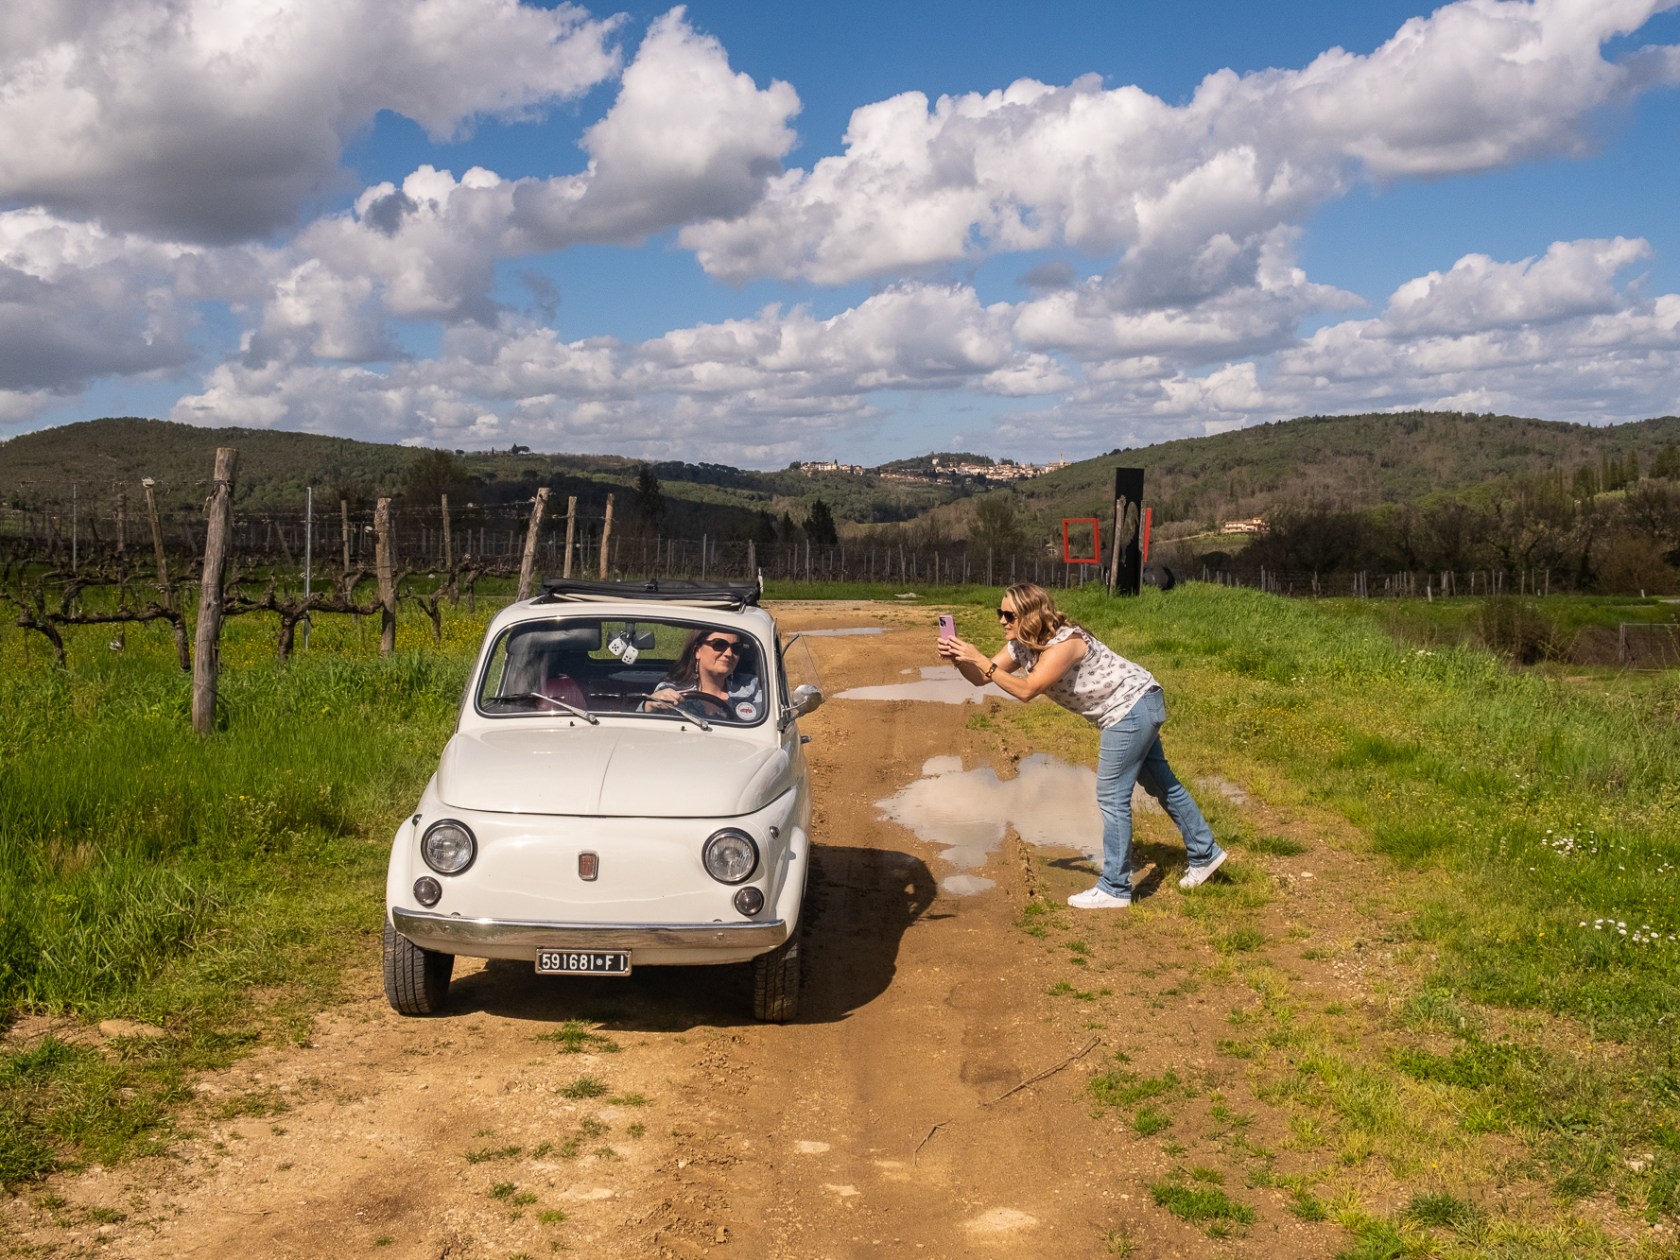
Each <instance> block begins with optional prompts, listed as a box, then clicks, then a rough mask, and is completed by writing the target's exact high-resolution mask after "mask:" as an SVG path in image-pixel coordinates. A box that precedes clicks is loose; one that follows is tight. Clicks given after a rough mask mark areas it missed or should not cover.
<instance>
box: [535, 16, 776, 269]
mask: <svg viewBox="0 0 1680 1260" xmlns="http://www.w3.org/2000/svg"><path fill="white" fill-rule="evenodd" d="M798 112H799V97H798V95H797V94H796V93H795V92H794V90H793V89H792V88H791V87H789V86H788V85H787V84H786V83H782V82H779V81H777V82H773V83H771V85H770V86H769V87H768V88H764V89H760V88H759V87H758V86H757V85H756V84H754V83H753V81H752V79H751V77H750V76H748V75H745V74H740V73H737V72H734V71H732V70H731V69H730V68H729V58H728V55H727V54H726V53H725V52H724V50H723V46H722V45H721V44H719V43H718V42H717V40H715V39H713V38H711V37H710V36H704V35H699V34H697V33H695V31H693V30H692V29H691V28H690V27H689V26H688V25H687V23H686V22H684V21H683V10H682V9H681V8H678V9H674V10H672V11H671V12H670V13H669V14H667V15H666V16H664V17H662V18H660V19H659V20H657V21H656V22H654V23H653V25H652V27H650V28H649V30H648V33H647V38H646V39H644V40H643V41H642V45H641V47H640V49H638V51H637V53H636V59H635V61H634V62H633V63H632V64H631V65H630V67H629V68H628V69H627V70H625V72H624V81H623V86H622V87H621V89H620V91H619V96H618V100H617V101H616V102H615V103H614V105H613V107H612V109H611V110H609V111H608V113H607V115H606V117H605V118H603V119H602V120H601V121H600V122H598V123H596V124H595V125H594V126H593V127H591V128H590V129H589V131H588V132H587V133H585V135H584V138H583V147H584V150H585V151H586V152H587V153H588V154H589V167H588V170H587V171H586V172H585V173H584V174H582V175H579V176H574V177H571V178H568V179H556V180H528V181H521V183H520V184H519V185H518V187H517V188H516V189H515V190H514V215H515V223H516V226H517V227H518V228H519V230H521V231H522V232H523V233H524V234H525V235H526V236H527V237H528V238H530V242H531V246H530V247H531V248H544V249H558V248H562V247H564V246H566V245H570V244H574V243H577V242H579V241H613V242H620V243H623V242H629V241H636V240H640V239H641V238H643V237H645V236H647V235H649V234H650V233H653V232H660V231H664V230H665V229H667V228H671V227H675V226H677V225H679V224H683V223H691V222H694V221H695V220H700V219H710V218H717V217H727V216H732V215H738V214H741V213H744V212H745V211H747V210H748V209H750V208H751V207H752V205H753V203H754V202H755V201H756V200H757V199H758V197H759V195H760V193H761V192H762V191H763V188H764V185H765V182H766V181H767V180H768V179H769V178H770V177H771V176H773V175H776V174H778V173H779V172H780V171H781V158H782V156H783V155H784V154H786V153H787V151H788V150H789V149H791V148H792V147H793V144H794V140H795V137H794V134H793V131H792V130H791V129H790V128H789V127H788V125H787V124H788V120H789V119H790V118H792V117H793V116H794V115H795V114H797V113H798Z"/></svg>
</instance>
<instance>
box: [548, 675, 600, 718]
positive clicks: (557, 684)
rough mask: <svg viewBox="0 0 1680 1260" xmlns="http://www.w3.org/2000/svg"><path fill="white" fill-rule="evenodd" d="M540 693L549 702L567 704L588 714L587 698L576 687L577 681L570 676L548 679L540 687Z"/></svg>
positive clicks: (581, 690)
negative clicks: (556, 701) (554, 701)
mask: <svg viewBox="0 0 1680 1260" xmlns="http://www.w3.org/2000/svg"><path fill="white" fill-rule="evenodd" d="M542 693H543V695H545V696H547V697H548V698H549V699H551V700H558V701H560V703H561V704H569V705H571V706H572V708H574V709H581V710H583V711H584V712H585V713H588V712H589V697H588V696H586V695H584V694H583V688H582V687H580V686H578V684H577V679H575V678H573V677H572V676H571V675H570V674H556V675H555V676H554V677H553V678H550V679H548V680H547V681H546V682H544V683H543V685H542Z"/></svg>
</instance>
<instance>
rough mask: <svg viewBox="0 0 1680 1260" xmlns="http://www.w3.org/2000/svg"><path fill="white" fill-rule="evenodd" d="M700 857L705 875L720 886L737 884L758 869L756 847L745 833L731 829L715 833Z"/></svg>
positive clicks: (727, 828)
mask: <svg viewBox="0 0 1680 1260" xmlns="http://www.w3.org/2000/svg"><path fill="white" fill-rule="evenodd" d="M700 856H701V860H702V861H704V862H705V864H706V874H708V875H710V876H711V877H712V878H713V879H715V880H717V881H718V882H719V883H720V884H739V883H740V882H741V881H742V880H744V879H749V878H751V876H752V873H753V872H754V871H756V870H757V869H758V845H757V844H755V843H754V842H753V838H752V837H751V836H749V835H748V834H747V833H746V832H744V831H736V830H735V828H733V827H726V828H724V829H723V830H722V831H719V832H715V833H714V834H713V835H712V838H711V839H710V840H708V841H706V847H705V848H704V849H703V850H702V851H701V854H700Z"/></svg>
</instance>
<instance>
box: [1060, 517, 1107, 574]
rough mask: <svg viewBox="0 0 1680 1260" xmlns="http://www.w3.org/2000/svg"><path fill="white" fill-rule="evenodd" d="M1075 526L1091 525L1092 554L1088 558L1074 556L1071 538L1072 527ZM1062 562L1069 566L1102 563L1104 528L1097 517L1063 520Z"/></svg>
mask: <svg viewBox="0 0 1680 1260" xmlns="http://www.w3.org/2000/svg"><path fill="white" fill-rule="evenodd" d="M1074 525H1089V526H1090V527H1091V554H1090V555H1088V556H1076V555H1074V554H1073V539H1072V538H1071V537H1070V532H1071V531H1070V527H1071V526H1074ZM1062 560H1063V561H1064V562H1065V563H1067V564H1101V563H1102V526H1101V524H1100V523H1099V522H1098V520H1097V518H1096V517H1094V516H1068V517H1064V518H1063V519H1062Z"/></svg>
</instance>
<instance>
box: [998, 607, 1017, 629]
mask: <svg viewBox="0 0 1680 1260" xmlns="http://www.w3.org/2000/svg"><path fill="white" fill-rule="evenodd" d="M998 620H999V621H1001V622H1003V624H1004V625H1006V626H1012V625H1014V624H1015V614H1014V613H1012V612H1010V611H1009V609H1007V608H1000V609H998Z"/></svg>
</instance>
